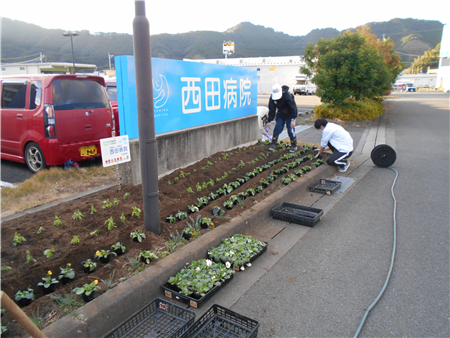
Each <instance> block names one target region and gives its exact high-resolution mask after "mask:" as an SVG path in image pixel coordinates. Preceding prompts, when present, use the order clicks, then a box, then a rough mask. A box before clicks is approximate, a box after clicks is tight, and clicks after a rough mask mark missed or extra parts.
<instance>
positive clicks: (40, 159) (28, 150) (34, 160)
mask: <svg viewBox="0 0 450 338" xmlns="http://www.w3.org/2000/svg"><path fill="white" fill-rule="evenodd" d="M25 163H26V164H27V166H28V169H30V170H31V171H32V172H33V173H37V172H38V171H41V170H42V169H45V168H46V167H47V165H46V163H45V157H44V153H43V152H42V149H41V147H39V146H38V145H37V144H36V143H34V142H30V143H28V144H27V146H26V147H25Z"/></svg>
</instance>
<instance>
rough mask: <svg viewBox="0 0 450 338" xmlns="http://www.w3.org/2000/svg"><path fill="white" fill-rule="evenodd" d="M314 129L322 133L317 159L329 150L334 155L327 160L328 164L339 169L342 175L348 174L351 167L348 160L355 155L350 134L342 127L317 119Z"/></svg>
mask: <svg viewBox="0 0 450 338" xmlns="http://www.w3.org/2000/svg"><path fill="white" fill-rule="evenodd" d="M314 127H315V128H316V129H320V130H321V131H322V139H321V140H320V148H319V152H318V153H317V155H316V157H319V156H321V155H322V153H323V151H324V150H325V149H326V148H329V149H330V150H331V151H332V152H333V154H332V155H331V156H330V157H328V158H327V164H328V165H332V166H335V167H338V171H339V172H341V173H344V172H346V171H347V169H348V167H349V166H350V161H348V158H349V157H350V156H352V154H353V139H352V137H351V135H350V134H349V132H348V131H346V130H345V129H344V128H342V127H341V126H340V125H338V124H336V123H332V122H328V121H327V120H326V119H323V118H320V119H317V120H316V121H315V122H314Z"/></svg>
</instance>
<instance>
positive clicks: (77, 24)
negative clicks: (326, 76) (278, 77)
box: [0, 0, 450, 36]
mask: <svg viewBox="0 0 450 338" xmlns="http://www.w3.org/2000/svg"><path fill="white" fill-rule="evenodd" d="M145 4H146V5H145V7H146V14H147V18H148V20H149V21H150V34H151V35H153V34H160V33H169V34H176V33H186V32H190V31H199V30H209V31H216V32H224V31H226V30H227V29H229V28H231V27H233V26H235V25H237V24H238V23H240V22H243V21H248V22H251V23H253V24H255V25H262V26H265V27H270V28H273V29H274V30H275V31H277V32H283V33H286V34H289V35H291V36H301V35H306V34H308V33H309V32H310V31H311V30H312V29H314V28H328V27H331V28H336V29H338V30H343V29H347V28H353V27H356V26H359V25H362V24H365V23H368V22H382V21H389V20H391V19H394V18H403V19H404V18H414V19H422V20H437V21H440V22H441V23H443V24H450V1H449V0H421V1H416V0H409V1H404V0H388V1H385V0H378V1H373V0H309V1H304V0H293V1H291V0H272V1H267V0H228V1H223V0H146V1H145ZM0 15H1V16H2V17H6V18H10V19H14V20H20V21H24V22H27V23H33V24H36V25H38V26H41V27H44V28H58V29H63V30H89V31H90V32H91V33H93V32H116V33H128V34H132V33H133V18H134V0H1V1H0ZM386 33H387V34H389V32H386Z"/></svg>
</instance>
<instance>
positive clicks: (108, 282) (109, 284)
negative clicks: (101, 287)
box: [100, 270, 118, 291]
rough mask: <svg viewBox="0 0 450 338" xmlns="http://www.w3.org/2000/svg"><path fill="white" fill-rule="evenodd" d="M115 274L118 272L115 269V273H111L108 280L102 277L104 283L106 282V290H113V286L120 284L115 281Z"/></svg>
mask: <svg viewBox="0 0 450 338" xmlns="http://www.w3.org/2000/svg"><path fill="white" fill-rule="evenodd" d="M115 274H116V270H114V271H113V273H112V274H111V275H109V279H107V280H106V281H105V280H104V279H100V280H101V281H102V282H103V284H105V286H106V291H109V290H111V289H112V288H113V287H115V286H116V285H117V284H118V282H113V279H114V275H115Z"/></svg>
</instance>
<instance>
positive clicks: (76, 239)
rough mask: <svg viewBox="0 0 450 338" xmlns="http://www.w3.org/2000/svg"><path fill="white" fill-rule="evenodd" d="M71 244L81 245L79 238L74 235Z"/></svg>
mask: <svg viewBox="0 0 450 338" xmlns="http://www.w3.org/2000/svg"><path fill="white" fill-rule="evenodd" d="M70 244H80V239H79V238H78V236H75V235H73V237H72V240H71V241H70Z"/></svg>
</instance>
